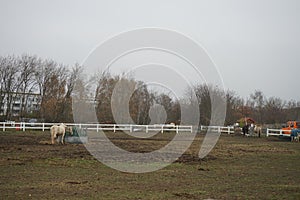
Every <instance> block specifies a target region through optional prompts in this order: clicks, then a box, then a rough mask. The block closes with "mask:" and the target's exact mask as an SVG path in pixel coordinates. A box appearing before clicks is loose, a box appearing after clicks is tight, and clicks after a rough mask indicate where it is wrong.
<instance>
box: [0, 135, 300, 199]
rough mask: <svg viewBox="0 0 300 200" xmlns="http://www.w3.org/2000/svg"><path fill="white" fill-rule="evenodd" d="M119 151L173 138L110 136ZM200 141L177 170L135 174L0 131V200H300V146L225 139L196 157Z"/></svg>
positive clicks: (43, 139)
mask: <svg viewBox="0 0 300 200" xmlns="http://www.w3.org/2000/svg"><path fill="white" fill-rule="evenodd" d="M107 135H108V136H109V138H110V139H111V141H112V142H113V143H114V144H116V145H117V146H119V147H121V148H123V149H126V150H128V151H132V152H150V151H153V150H156V149H159V148H161V147H162V146H164V145H165V144H168V143H169V142H170V140H171V139H172V138H173V137H174V135H173V134H171V133H164V134H158V135H156V136H155V137H153V138H150V139H136V138H132V137H128V136H126V135H125V134H120V133H108V134H107ZM202 141H203V135H198V136H197V137H196V139H195V141H194V142H193V144H192V145H191V147H190V148H189V149H188V150H187V151H186V152H185V153H184V154H183V155H182V156H181V157H180V158H179V159H178V160H177V161H176V162H174V163H173V164H171V165H170V166H168V167H166V168H163V169H161V170H158V171H155V172H150V173H144V174H132V173H124V172H119V171H117V170H114V169H111V168H109V167H107V166H105V165H104V164H102V163H100V162H99V161H97V160H96V159H95V158H94V157H93V156H91V154H90V153H89V152H88V151H87V150H86V148H85V147H84V145H82V144H65V145H58V144H55V145H50V144H49V143H50V136H49V133H48V132H40V131H28V132H22V131H19V132H13V131H8V132H0V155H1V156H0V198H1V199H207V198H213V199H299V197H300V143H291V142H289V141H288V140H284V139H279V138H275V137H271V138H265V137H263V138H256V137H255V138H254V137H252V138H250V137H242V136H240V135H230V136H228V135H222V136H221V137H220V139H219V141H218V143H217V145H216V147H215V148H214V149H213V151H212V152H211V153H210V154H209V155H208V156H207V157H205V158H204V159H199V158H198V151H199V148H200V145H201V143H202Z"/></svg>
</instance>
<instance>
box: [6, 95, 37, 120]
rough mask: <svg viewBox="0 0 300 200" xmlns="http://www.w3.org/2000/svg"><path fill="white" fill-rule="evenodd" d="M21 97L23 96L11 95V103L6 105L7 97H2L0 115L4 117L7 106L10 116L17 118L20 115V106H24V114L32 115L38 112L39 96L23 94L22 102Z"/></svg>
mask: <svg viewBox="0 0 300 200" xmlns="http://www.w3.org/2000/svg"><path fill="white" fill-rule="evenodd" d="M22 97H23V94H20V93H15V94H13V99H12V103H11V105H8V101H7V96H4V101H3V104H2V105H1V108H0V115H6V112H7V110H8V106H10V108H11V109H10V110H11V116H19V115H20V114H21V108H22V105H24V106H25V112H26V113H33V112H34V111H37V110H39V107H40V102H41V96H40V95H39V94H25V99H24V102H22V100H23V98H22Z"/></svg>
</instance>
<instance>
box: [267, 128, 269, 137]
mask: <svg viewBox="0 0 300 200" xmlns="http://www.w3.org/2000/svg"><path fill="white" fill-rule="evenodd" d="M267 137H269V128H267Z"/></svg>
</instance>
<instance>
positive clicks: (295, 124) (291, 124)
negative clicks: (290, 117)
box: [282, 121, 300, 134]
mask: <svg viewBox="0 0 300 200" xmlns="http://www.w3.org/2000/svg"><path fill="white" fill-rule="evenodd" d="M292 129H300V121H288V122H287V123H286V127H284V128H282V130H283V131H282V133H283V134H291V131H290V130H292Z"/></svg>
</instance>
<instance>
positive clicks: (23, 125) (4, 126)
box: [0, 122, 193, 133]
mask: <svg viewBox="0 0 300 200" xmlns="http://www.w3.org/2000/svg"><path fill="white" fill-rule="evenodd" d="M55 124H57V125H58V124H60V123H28V122H0V130H2V131H6V130H9V129H14V130H20V131H25V130H42V131H45V130H49V129H50V127H51V126H52V125H55ZM66 125H67V126H77V127H79V128H83V129H86V130H95V131H97V132H99V131H105V130H107V131H113V132H116V131H130V132H137V131H143V132H146V133H148V132H150V131H160V132H161V133H163V132H166V131H170V132H176V133H179V132H192V131H193V126H188V125H171V124H159V125H135V124H92V123H86V124H79V123H66Z"/></svg>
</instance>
